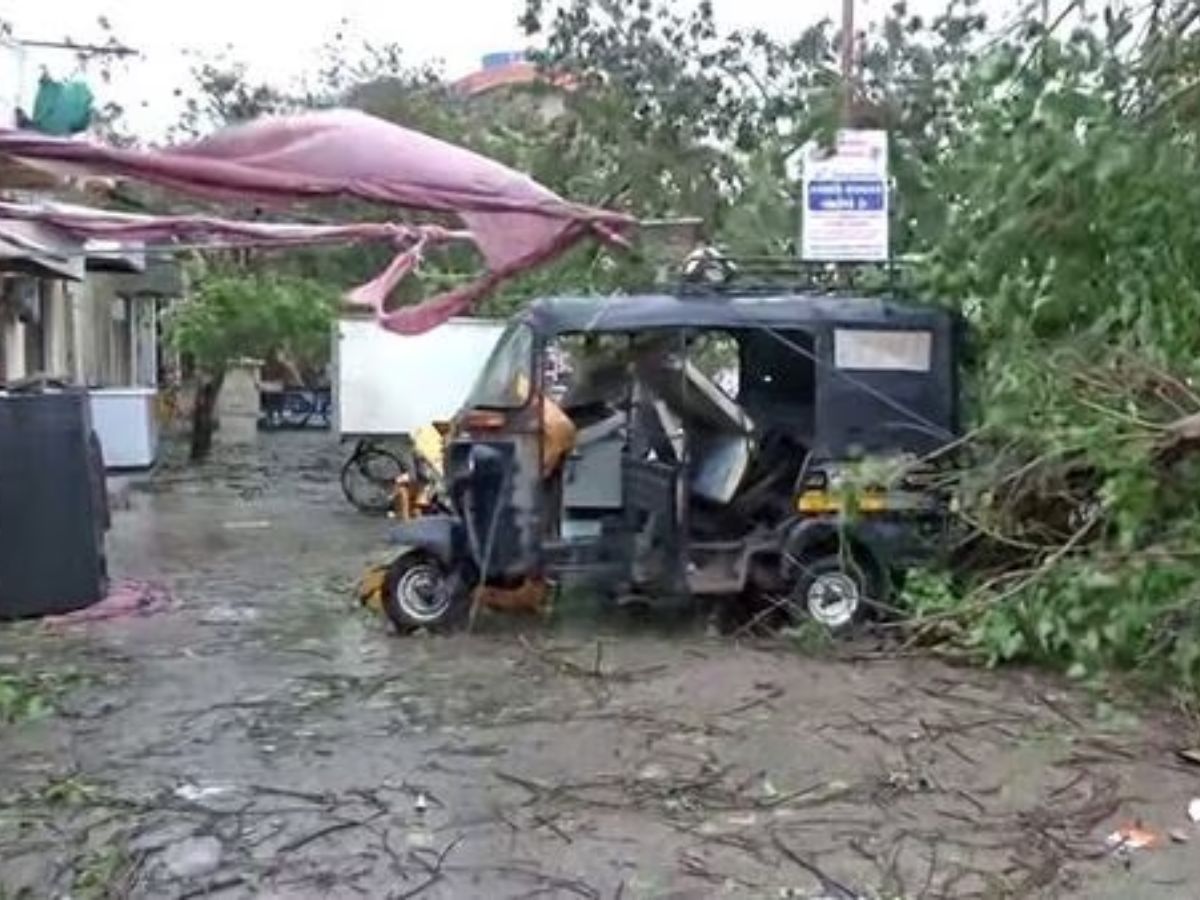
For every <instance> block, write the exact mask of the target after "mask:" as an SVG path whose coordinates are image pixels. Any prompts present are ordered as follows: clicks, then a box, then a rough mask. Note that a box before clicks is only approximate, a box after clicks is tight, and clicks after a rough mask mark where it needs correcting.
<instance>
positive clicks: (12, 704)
mask: <svg viewBox="0 0 1200 900" xmlns="http://www.w3.org/2000/svg"><path fill="white" fill-rule="evenodd" d="M78 682H79V676H78V675H76V674H75V673H74V672H69V671H68V672H41V671H28V670H26V669H23V668H16V667H14V668H12V669H7V670H0V726H5V725H18V724H21V723H23V722H30V721H36V720H38V719H43V718H45V717H46V716H49V715H51V714H52V713H53V712H54V706H55V704H56V703H57V702H58V701H59V699H60V698H61V697H62V696H63V695H64V694H66V693H67V691H69V690H70V689H72V688H73V687H74V686H75V685H77V684H78Z"/></svg>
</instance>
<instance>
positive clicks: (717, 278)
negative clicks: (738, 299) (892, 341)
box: [679, 247, 916, 296]
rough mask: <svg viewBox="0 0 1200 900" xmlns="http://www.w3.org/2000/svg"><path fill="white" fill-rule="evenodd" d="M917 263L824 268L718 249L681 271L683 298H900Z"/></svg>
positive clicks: (698, 253)
mask: <svg viewBox="0 0 1200 900" xmlns="http://www.w3.org/2000/svg"><path fill="white" fill-rule="evenodd" d="M915 261H916V260H915V259H912V258H906V259H900V260H892V261H890V262H887V263H859V262H845V263H819V262H808V261H805V260H800V259H796V258H794V257H770V256H743V257H734V256H730V255H727V254H725V253H723V252H722V251H720V250H719V249H717V248H715V247H700V248H698V249H696V250H694V251H693V252H692V253H690V254H688V256H687V258H686V259H685V260H684V261H683V264H682V266H681V267H680V273H679V274H680V279H679V292H680V294H681V295H682V296H688V295H692V296H697V295H698V296H713V295H721V294H736V295H738V296H746V295H747V294H777V293H779V292H780V291H787V292H789V293H791V292H794V293H806V294H807V293H820V294H838V293H854V294H856V295H859V296H862V295H864V294H895V293H898V292H899V289H900V287H901V284H900V275H901V271H902V270H903V269H906V268H908V267H910V266H911V265H912V264H913V263H914V262H915Z"/></svg>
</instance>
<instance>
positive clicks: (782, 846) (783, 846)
mask: <svg viewBox="0 0 1200 900" xmlns="http://www.w3.org/2000/svg"><path fill="white" fill-rule="evenodd" d="M771 842H772V843H773V844H774V845H775V849H777V850H778V851H779V852H780V853H782V854H783V855H784V856H785V857H787V859H789V860H790V861H791V862H793V863H795V864H796V865H797V866H799V867H800V868H801V869H803V870H804V871H805V872H807V873H808V874H809V875H811V876H813V878H815V879H817V881H819V882H820V883H821V890H823V891H825V893H827V894H831V895H832V896H833V897H835V898H837V900H861V898H860V896H859V894H858V892H857V891H854V890H851V889H850V888H848V887H846V885H844V884H842V883H841V882H840V881H838V880H837V879H836V878H832V877H830V876H829V875H827V874H826V873H825V872H823V871H822V870H821V869H820V868H818V866H817V865H816V863H813V862H810V861H809V860H807V859H805V858H804V857H803V856H801V855H800V854H799V853H797V852H796V851H795V850H793V849H792V848H791V847H789V846H788V845H787V843H786V842H785V841H784V840H783V838H781V837H780V836H779V832H777V831H772V832H771Z"/></svg>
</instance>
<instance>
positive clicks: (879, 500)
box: [796, 491, 889, 515]
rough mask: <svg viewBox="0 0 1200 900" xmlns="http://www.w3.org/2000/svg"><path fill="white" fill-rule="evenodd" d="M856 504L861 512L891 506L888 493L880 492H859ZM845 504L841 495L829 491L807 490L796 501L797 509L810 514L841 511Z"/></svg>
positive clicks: (875, 510) (872, 511)
mask: <svg viewBox="0 0 1200 900" xmlns="http://www.w3.org/2000/svg"><path fill="white" fill-rule="evenodd" d="M854 505H855V507H856V508H857V510H858V511H859V512H860V513H877V512H884V511H885V510H887V509H888V508H889V506H888V497H887V495H886V494H880V493H865V494H859V495H858V497H857V498H856V503H855V504H854ZM844 506H845V504H844V503H843V502H842V498H841V497H839V496H837V495H836V494H831V493H829V492H828V491H805V492H804V493H802V494H801V495H800V497H799V499H797V501H796V509H797V510H799V511H800V512H802V513H808V514H810V515H812V514H819V513H837V512H841V511H842V509H843V508H844Z"/></svg>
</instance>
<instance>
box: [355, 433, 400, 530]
mask: <svg viewBox="0 0 1200 900" xmlns="http://www.w3.org/2000/svg"><path fill="white" fill-rule="evenodd" d="M407 471H408V470H407V468H406V467H405V465H404V461H403V460H401V458H400V457H399V456H397V455H396V454H395V453H392V452H391V451H390V450H385V449H383V448H382V447H375V446H371V445H369V444H366V445H364V444H360V445H359V446H358V447H357V448H355V451H354V454H353V455H352V456H351V457H350V458H349V459H348V460H346V464H345V465H344V466H342V493H343V494H345V495H346V499H347V500H349V501H350V503H351V504H353V505H354V507H355V508H357V509H359V510H361V511H362V512H365V513H372V514H374V515H382V514H383V513H386V512H387V511H388V510H389V509H391V508H392V496H393V493H394V492H395V489H396V479H397V478H399V477H400V476H401V475H403V474H404V473H405V472H407Z"/></svg>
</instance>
